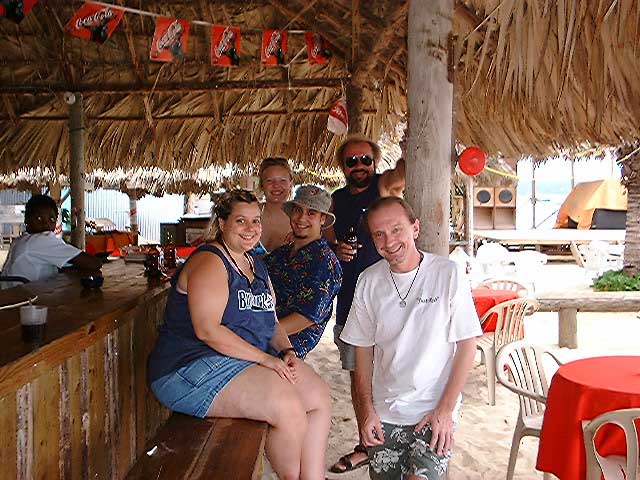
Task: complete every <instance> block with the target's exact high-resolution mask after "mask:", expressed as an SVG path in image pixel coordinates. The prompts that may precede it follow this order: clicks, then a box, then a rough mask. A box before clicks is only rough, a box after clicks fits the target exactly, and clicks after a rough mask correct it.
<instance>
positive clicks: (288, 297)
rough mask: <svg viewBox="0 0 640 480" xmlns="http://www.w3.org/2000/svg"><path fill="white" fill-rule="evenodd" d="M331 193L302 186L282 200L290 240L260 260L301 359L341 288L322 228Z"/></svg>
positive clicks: (325, 225)
mask: <svg viewBox="0 0 640 480" xmlns="http://www.w3.org/2000/svg"><path fill="white" fill-rule="evenodd" d="M330 207H331V196H330V195H329V193H328V192H327V191H326V190H323V189H322V188H319V187H316V186H314V185H303V186H301V187H300V188H299V189H298V191H297V192H296V195H295V198H294V199H293V200H292V201H290V202H286V203H285V204H284V206H283V210H284V212H285V213H286V214H287V215H288V216H289V219H290V223H291V230H292V232H293V243H290V244H287V245H283V246H281V247H280V248H277V249H276V250H274V251H273V252H271V253H270V254H269V255H267V256H266V257H265V259H264V261H265V263H266V264H267V268H268V270H269V277H270V278H271V282H272V284H273V289H274V291H275V294H276V313H277V315H278V320H279V321H280V324H281V325H283V326H284V328H285V329H286V331H287V333H288V334H289V339H290V340H291V344H292V345H293V347H294V348H295V350H296V355H298V357H300V358H304V357H305V356H306V355H307V353H309V352H310V351H311V350H312V349H313V348H314V347H315V346H316V345H317V344H318V342H319V341H320V337H321V336H322V332H323V331H324V329H325V327H326V326H327V322H328V321H329V318H330V317H331V309H332V306H333V299H334V297H335V296H336V294H337V293H338V290H339V289H340V284H341V282H342V268H341V267H340V262H339V261H338V258H337V257H336V255H335V253H333V250H331V248H330V247H329V244H328V243H327V241H326V240H325V239H324V238H322V236H321V234H322V230H323V229H325V228H328V227H330V226H331V225H333V222H334V221H335V217H334V216H333V214H331V213H329V208H330Z"/></svg>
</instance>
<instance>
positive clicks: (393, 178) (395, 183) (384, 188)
mask: <svg viewBox="0 0 640 480" xmlns="http://www.w3.org/2000/svg"><path fill="white" fill-rule="evenodd" d="M405 171H406V164H405V161H404V159H403V158H401V159H400V160H398V163H396V168H392V169H390V170H386V171H384V172H383V173H382V175H380V181H379V183H378V191H379V193H380V196H381V197H388V196H396V197H399V196H401V195H402V192H403V190H404V186H405V176H406V174H405Z"/></svg>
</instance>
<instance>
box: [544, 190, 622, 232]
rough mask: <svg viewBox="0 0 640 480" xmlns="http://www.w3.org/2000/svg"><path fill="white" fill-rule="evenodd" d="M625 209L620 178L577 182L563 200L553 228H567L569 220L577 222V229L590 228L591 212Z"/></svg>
mask: <svg viewBox="0 0 640 480" xmlns="http://www.w3.org/2000/svg"><path fill="white" fill-rule="evenodd" d="M597 208H601V209H606V210H620V211H626V210H627V189H626V188H625V187H624V186H623V185H622V184H621V183H620V180H616V179H609V180H597V181H594V182H584V183H579V184H577V185H576V186H575V187H574V188H573V190H571V192H570V193H569V195H568V196H567V198H566V200H565V201H564V202H563V204H562V206H561V207H560V210H559V211H558V217H557V219H556V224H555V226H554V227H553V228H569V220H570V219H571V220H573V221H574V222H575V223H577V224H578V229H583V230H588V229H590V228H591V222H592V219H593V212H594V210H595V209H597Z"/></svg>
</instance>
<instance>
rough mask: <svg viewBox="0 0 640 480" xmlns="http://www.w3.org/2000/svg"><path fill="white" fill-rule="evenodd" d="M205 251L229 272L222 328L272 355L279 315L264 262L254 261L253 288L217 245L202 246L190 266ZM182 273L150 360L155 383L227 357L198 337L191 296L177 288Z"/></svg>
mask: <svg viewBox="0 0 640 480" xmlns="http://www.w3.org/2000/svg"><path fill="white" fill-rule="evenodd" d="M202 251H206V252H211V253H213V254H214V255H218V256H219V257H220V258H221V259H222V262H223V263H224V266H225V268H226V269H227V276H228V277H229V282H228V285H229V300H228V301H227V306H226V307H225V309H224V313H223V314H222V321H221V324H222V325H224V326H225V327H227V328H228V329H229V330H231V331H232V332H233V333H235V334H236V335H238V336H239V337H241V338H242V339H243V340H245V341H247V342H248V343H250V344H251V345H253V346H255V347H257V348H259V349H260V350H262V351H264V352H267V351H269V350H270V345H269V344H270V342H271V338H272V337H273V333H274V329H275V312H274V304H273V297H272V295H271V289H270V288H269V279H268V278H269V277H268V273H267V269H266V267H265V265H264V263H263V262H262V260H259V259H257V258H255V257H254V258H253V260H254V265H255V278H254V279H253V282H251V285H249V281H248V279H246V278H245V277H243V276H242V275H240V274H239V273H238V272H237V271H236V269H235V268H234V267H233V266H232V265H231V264H230V263H229V261H228V260H227V257H226V256H225V255H224V254H223V253H222V252H221V251H220V250H219V249H218V248H216V247H214V246H213V245H206V244H205V245H201V246H200V247H198V249H197V250H195V251H194V252H193V253H192V254H191V255H190V256H189V258H188V259H187V262H188V261H189V260H190V259H191V258H192V256H193V255H194V254H196V253H198V252H202ZM185 265H186V262H185ZM182 268H184V265H183V267H181V269H182ZM181 269H180V270H178V271H177V272H176V273H175V274H174V275H173V277H172V278H171V290H170V291H169V297H168V298H167V306H166V309H165V312H164V323H163V325H162V326H161V327H160V330H159V332H158V340H157V342H156V345H155V347H154V349H153V351H152V352H151V355H150V356H149V371H148V378H149V381H151V382H153V381H154V380H157V379H159V378H161V377H163V376H165V375H167V374H169V373H173V372H175V371H176V370H178V369H179V368H181V367H183V366H185V365H187V364H189V363H191V362H193V361H194V360H197V359H199V358H202V357H211V356H216V355H218V356H221V357H222V356H224V355H223V354H221V353H219V352H217V351H216V350H214V349H213V348H211V347H210V346H209V345H207V344H206V343H204V342H203V341H202V340H200V339H198V337H197V336H196V334H195V331H194V329H193V323H192V322H191V314H190V312H189V304H188V301H187V295H186V294H184V293H180V292H179V291H178V288H177V283H178V277H179V276H180V272H181V271H182V270H181Z"/></svg>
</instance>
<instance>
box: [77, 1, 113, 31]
mask: <svg viewBox="0 0 640 480" xmlns="http://www.w3.org/2000/svg"><path fill="white" fill-rule="evenodd" d="M111 17H113V11H112V10H111V9H110V8H109V7H107V8H103V9H102V10H98V11H97V12H95V13H94V14H93V15H89V16H88V17H84V18H78V19H77V20H76V30H80V29H81V28H89V27H92V26H94V25H101V24H105V23H107V22H108V21H109V20H110V19H111Z"/></svg>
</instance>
